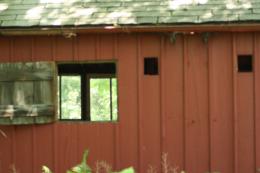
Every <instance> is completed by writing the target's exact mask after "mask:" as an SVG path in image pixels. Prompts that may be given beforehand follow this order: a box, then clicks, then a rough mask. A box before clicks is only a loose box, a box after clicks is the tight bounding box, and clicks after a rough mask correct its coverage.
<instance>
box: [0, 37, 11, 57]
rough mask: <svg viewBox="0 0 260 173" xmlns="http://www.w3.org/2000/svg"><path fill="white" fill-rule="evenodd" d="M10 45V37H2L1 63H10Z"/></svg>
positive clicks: (0, 48)
mask: <svg viewBox="0 0 260 173" xmlns="http://www.w3.org/2000/svg"><path fill="white" fill-rule="evenodd" d="M10 44H11V41H10V39H8V37H0V60H1V62H4V61H6V62H8V61H10Z"/></svg>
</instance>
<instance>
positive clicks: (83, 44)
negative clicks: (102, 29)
mask: <svg viewBox="0 0 260 173" xmlns="http://www.w3.org/2000/svg"><path fill="white" fill-rule="evenodd" d="M95 42H96V37H95V36H94V35H82V36H80V37H78V38H77V43H78V56H79V60H83V61H84V60H85V61H86V60H94V59H95V58H96V51H95V48H96V47H95Z"/></svg>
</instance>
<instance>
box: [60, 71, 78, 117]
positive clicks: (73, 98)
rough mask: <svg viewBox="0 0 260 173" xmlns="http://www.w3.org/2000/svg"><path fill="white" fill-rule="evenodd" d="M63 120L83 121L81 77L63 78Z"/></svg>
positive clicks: (61, 88) (61, 96) (61, 97)
mask: <svg viewBox="0 0 260 173" xmlns="http://www.w3.org/2000/svg"><path fill="white" fill-rule="evenodd" d="M60 80H61V81H60V82H61V86H60V94H61V95H60V99H61V100H60V102H61V112H60V113H61V116H60V117H61V119H81V92H80V90H81V86H80V85H81V82H80V76H61V79H60Z"/></svg>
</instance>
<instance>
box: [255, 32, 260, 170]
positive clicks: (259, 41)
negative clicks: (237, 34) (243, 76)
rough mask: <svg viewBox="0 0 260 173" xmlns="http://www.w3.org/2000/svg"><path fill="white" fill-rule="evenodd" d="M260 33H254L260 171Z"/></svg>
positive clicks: (257, 166)
mask: <svg viewBox="0 0 260 173" xmlns="http://www.w3.org/2000/svg"><path fill="white" fill-rule="evenodd" d="M259 45H260V35H259V33H255V34H254V55H255V57H254V58H255V59H254V96H255V147H256V148H255V162H256V163H255V164H256V167H255V169H256V172H260V107H259V105H260V90H259V88H260V54H259V50H260V46H259Z"/></svg>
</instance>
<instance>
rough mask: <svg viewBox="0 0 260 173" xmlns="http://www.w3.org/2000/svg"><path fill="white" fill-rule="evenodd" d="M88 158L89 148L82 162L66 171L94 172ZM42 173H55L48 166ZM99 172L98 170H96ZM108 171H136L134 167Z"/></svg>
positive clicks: (43, 167)
mask: <svg viewBox="0 0 260 173" xmlns="http://www.w3.org/2000/svg"><path fill="white" fill-rule="evenodd" d="M87 158H88V150H86V151H85V152H84V154H83V158H82V161H81V163H80V164H78V165H76V166H74V167H73V168H71V169H70V170H68V171H67V172H66V173H92V170H91V168H90V167H89V165H88V164H87ZM42 173H53V172H52V171H51V170H50V169H49V168H48V167H47V166H42ZM96 173H97V172H96ZM106 173H135V171H134V168H132V167H130V168H126V169H124V170H122V171H119V172H111V171H109V172H106Z"/></svg>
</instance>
